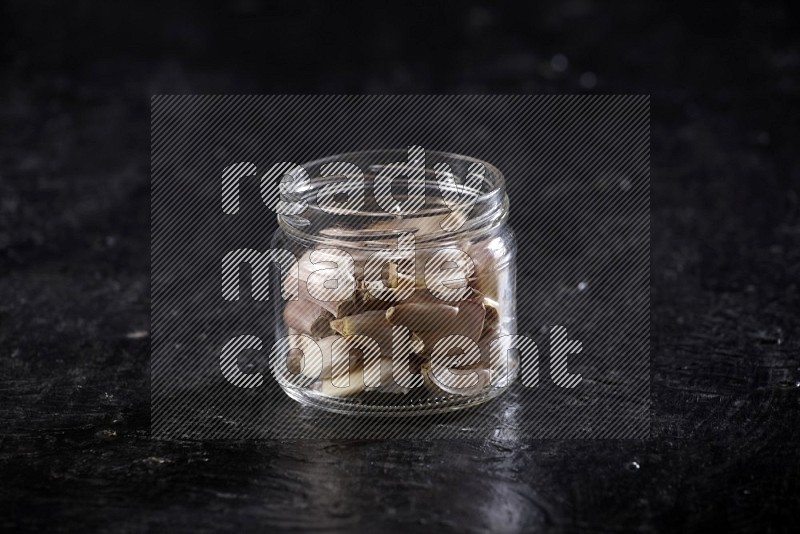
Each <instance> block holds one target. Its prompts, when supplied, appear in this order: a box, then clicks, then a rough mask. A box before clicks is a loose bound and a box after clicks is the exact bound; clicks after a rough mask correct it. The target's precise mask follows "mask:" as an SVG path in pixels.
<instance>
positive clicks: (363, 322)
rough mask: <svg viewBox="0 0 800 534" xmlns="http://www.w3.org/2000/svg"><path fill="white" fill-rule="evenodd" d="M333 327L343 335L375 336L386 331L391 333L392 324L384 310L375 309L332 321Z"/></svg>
mask: <svg viewBox="0 0 800 534" xmlns="http://www.w3.org/2000/svg"><path fill="white" fill-rule="evenodd" d="M331 328H333V329H334V330H335V331H336V332H338V333H339V334H341V335H343V336H351V335H354V334H363V335H367V336H370V337H372V338H375V337H376V336H378V335H381V334H383V335H385V333H386V331H388V332H389V335H391V328H392V325H391V324H389V322H388V321H387V320H386V313H385V312H384V311H382V310H374V311H366V312H363V313H359V314H356V315H347V316H345V317H342V318H341V319H336V320H334V321H331Z"/></svg>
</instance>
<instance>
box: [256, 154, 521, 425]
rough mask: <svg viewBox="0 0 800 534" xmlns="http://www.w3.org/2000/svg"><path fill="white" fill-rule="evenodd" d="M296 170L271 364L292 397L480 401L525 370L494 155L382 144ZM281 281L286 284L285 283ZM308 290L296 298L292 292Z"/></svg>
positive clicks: (280, 239)
mask: <svg viewBox="0 0 800 534" xmlns="http://www.w3.org/2000/svg"><path fill="white" fill-rule="evenodd" d="M300 167H302V169H300V168H297V167H295V168H294V170H293V171H290V172H287V174H286V175H284V178H283V181H282V182H281V204H282V205H283V207H282V209H281V210H279V215H278V222H279V229H278V231H277V232H276V233H275V236H274V238H273V243H272V248H273V250H282V251H288V252H290V253H291V254H292V255H293V257H294V258H296V259H297V264H296V265H292V266H288V267H286V268H282V269H281V270H280V274H279V275H277V274H276V275H275V277H274V278H273V280H274V281H275V282H278V283H280V284H282V286H281V287H282V288H283V289H284V295H287V290H288V293H289V294H291V293H292V292H295V294H293V295H290V300H284V299H280V298H276V299H275V302H276V344H275V346H274V348H273V352H272V355H271V359H270V365H271V370H272V372H273V375H274V376H275V378H276V379H277V380H278V382H279V383H280V384H281V386H282V388H283V389H284V391H285V392H286V393H287V394H288V395H289V396H290V397H292V398H293V399H295V400H297V401H299V402H302V403H304V404H308V405H311V406H315V407H318V408H322V409H326V410H329V411H334V412H339V413H348V414H373V415H417V414H429V413H438V412H442V411H447V410H453V409H459V408H464V407H468V406H474V405H477V404H480V403H483V402H486V401H487V400H490V399H492V398H494V397H496V396H497V395H498V394H500V393H502V392H503V391H505V390H506V389H507V388H508V387H509V386H510V384H511V383H512V382H513V381H514V379H515V378H516V376H517V374H518V368H519V361H518V355H517V354H516V352H517V351H511V350H508V349H509V346H510V345H509V341H510V338H509V337H508V336H509V335H513V334H516V314H515V305H516V294H515V281H516V265H515V257H516V244H515V241H514V236H513V233H512V231H511V229H510V228H509V227H508V226H507V225H506V220H507V218H508V197H507V196H506V190H505V184H504V179H503V176H502V174H501V173H500V171H499V170H498V169H497V168H495V167H494V166H492V165H490V164H488V163H485V162H482V161H479V160H477V159H474V158H470V157H467V156H460V155H455V154H447V153H440V152H432V151H427V152H426V151H424V150H423V149H421V148H420V147H411V148H409V149H408V150H377V151H367V152H355V153H348V154H341V155H336V156H331V157H328V158H325V159H322V160H317V161H313V162H310V163H306V164H303V165H301V166H300ZM273 287H275V286H273ZM294 297H296V299H294Z"/></svg>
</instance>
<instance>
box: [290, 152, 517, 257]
mask: <svg viewBox="0 0 800 534" xmlns="http://www.w3.org/2000/svg"><path fill="white" fill-rule="evenodd" d="M409 150H410V147H409V148H381V149H371V150H361V151H352V152H343V153H339V154H334V155H331V156H326V157H323V158H318V159H315V160H311V161H308V162H306V163H302V164H300V167H302V168H303V169H304V170H306V172H309V174H310V175H311V179H312V180H313V182H310V183H309V185H308V186H306V187H304V188H303V189H302V190H297V191H296V193H299V194H301V195H303V196H305V195H308V197H309V198H308V199H309V200H312V199H313V200H316V197H315V193H317V192H319V191H320V190H321V189H322V187H324V186H326V185H330V184H331V183H334V182H335V181H336V179H337V178H341V176H339V177H336V176H333V177H331V179H326V178H325V177H320V176H318V175H317V176H314V174H313V173H311V172H310V171H309V170H316V169H319V168H320V167H321V166H322V165H325V164H327V163H333V162H340V161H345V162H351V161H353V160H367V161H368V162H369V166H367V167H366V169H365V168H364V167H363V166H359V168H360V169H361V170H362V172H366V171H368V170H370V169H375V168H377V167H380V168H383V167H386V166H390V165H394V164H400V163H402V162H403V161H407V158H408V157H409ZM424 156H425V158H426V159H425V165H424V170H425V172H426V179H425V186H426V187H431V188H432V187H433V183H434V181H433V179H432V178H429V177H428V176H427V174H429V173H430V171H431V170H432V166H429V165H428V161H430V159H438V160H440V161H442V162H446V163H452V164H454V165H456V164H458V165H462V166H465V167H466V166H469V165H472V164H480V165H482V166H483V169H484V170H485V172H484V173H483V175H482V183H481V185H482V186H483V187H481V189H482V190H474V189H473V191H475V195H474V200H473V204H472V209H471V210H470V215H469V218H468V220H467V221H465V223H464V224H463V226H462V227H460V228H459V229H457V230H455V231H445V230H442V231H439V232H433V233H426V234H415V238H416V239H417V240H418V242H425V241H429V242H430V241H435V242H437V243H438V242H442V241H443V240H446V239H448V238H455V237H456V236H458V238H463V237H464V236H465V234H468V233H474V232H485V231H488V230H489V229H491V228H494V227H495V226H497V225H499V224H501V223H502V222H504V221H505V220H506V219H507V217H508V197H507V195H506V184H505V177H504V175H503V173H502V171H500V169H498V168H497V167H496V166H495V165H493V164H491V163H489V162H487V161H484V160H481V159H479V158H476V157H473V156H468V155H464V154H457V153H451V152H444V151H438V150H424ZM429 156H433V158H429ZM371 160H374V161H371ZM435 185H436V187H437V190H438V191H439V192H440V193H441V192H442V189H441V185H442V184H441V183H438V182H436V183H435ZM457 185H458V186H461V187H466V184H457ZM365 187H366V186H365ZM461 191H462V192H463V191H464V190H463V189H462V190H461ZM426 202H427V198H426ZM479 208H480V209H479ZM322 212H323V209H322V208H320V207H319V206H318V205H316V204H315V203H312V202H308V205H307V208H306V211H305V212H304V213H303V214H300V215H283V214H279V215H278V223H279V225H280V226H281V228H282V229H284V230H285V231H287V232H288V233H289V234H291V235H293V237H295V238H300V239H302V240H308V241H320V240H341V241H343V242H347V243H352V242H353V241H363V242H365V244H367V246H369V244H368V242H374V241H376V240H379V239H380V238H384V239H387V238H388V239H396V237H397V235H398V234H399V233H402V232H403V230H401V229H390V228H385V229H380V230H370V229H367V228H353V229H350V230H348V229H346V228H341V227H337V228H336V232H335V233H334V235H330V233H329V234H328V235H325V234H324V233H321V232H320V231H319V230H316V231H315V230H313V229H312V228H311V227H310V224H309V221H308V218H306V217H307V216H310V215H313V214H314V213H317V214H321V213H322ZM324 212H325V216H326V217H328V218H330V217H331V215H332V214H336V215H339V216H341V219H342V220H347V219H348V218H350V217H353V216H358V217H363V218H366V219H375V220H379V219H384V220H391V219H396V220H403V221H411V220H414V219H415V218H417V219H420V218H422V217H431V216H436V215H442V214H450V213H451V212H452V210H451V209H450V208H449V207H448V206H446V205H439V206H434V207H428V206H425V207H422V208H420V209H419V210H415V211H414V212H413V213H411V214H403V215H398V214H394V213H391V212H387V211H365V210H363V209H362V210H358V211H356V210H352V209H349V208H343V209H342V210H341V211H340V212H338V213H337V212H336V209H333V210H331V209H330V207H328V208H327V209H325V210H324ZM476 212H477V213H476ZM334 216H335V215H334ZM329 230H330V229H329ZM375 246H381V245H380V244H376V245H375Z"/></svg>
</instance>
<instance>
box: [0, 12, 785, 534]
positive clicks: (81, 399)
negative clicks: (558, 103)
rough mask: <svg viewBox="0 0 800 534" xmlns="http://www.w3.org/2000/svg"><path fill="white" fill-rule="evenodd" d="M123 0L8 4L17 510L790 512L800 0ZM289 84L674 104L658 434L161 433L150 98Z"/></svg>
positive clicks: (732, 522) (695, 527)
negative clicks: (155, 384)
mask: <svg viewBox="0 0 800 534" xmlns="http://www.w3.org/2000/svg"><path fill="white" fill-rule="evenodd" d="M116 4H117V3H111V2H106V3H101V2H81V1H77V2H24V1H15V2H4V3H3V4H2V13H0V47H1V48H0V55H1V56H2V75H1V78H0V80H1V81H2V85H0V95H2V97H1V98H0V526H2V527H6V528H9V529H12V528H14V529H23V528H25V529H31V528H47V529H51V530H96V529H100V530H132V531H144V530H153V529H160V530H164V529H167V528H170V529H176V530H181V531H190V530H191V531H204V530H211V529H219V528H222V529H230V530H232V529H240V528H243V529H245V530H256V529H260V530H265V529H266V528H267V527H278V528H283V529H295V530H312V529H316V530H346V529H349V528H360V529H364V530H367V531H370V530H376V529H378V528H381V529H383V530H391V531H409V530H412V531H413V530H437V531H438V530H445V531H449V530H457V531H476V532H477V531H486V530H494V531H534V530H552V531H562V530H566V531H575V530H590V531H606V532H608V531H619V530H637V529H638V530H646V531H654V530H655V531H665V530H666V531H683V530H689V531H701V530H702V531H708V530H724V531H754V532H768V531H794V530H796V523H797V520H798V518H797V516H798V513H797V509H798V502H800V482H798V481H799V480H800V458H798V448H799V445H800V443H798V437H800V436H799V434H798V426H799V423H800V341H799V339H800V338H798V334H800V325H798V320H800V313H799V311H800V298H799V297H798V284H800V246H798V245H800V243H799V242H800V191H799V189H800V185H799V184H800V168H799V167H798V164H797V162H798V158H797V157H796V151H797V141H798V138H799V137H798V113H800V107H798V103H799V102H798V100H799V99H798V94H800V93H798V91H799V90H800V76H799V75H798V74H799V71H800V50H799V49H798V41H797V37H796V36H797V35H798V24H797V8H796V7H794V6H793V4H792V3H789V2H787V3H785V4H781V3H775V2H767V3H764V2H755V1H747V2H724V3H720V4H717V5H715V4H707V3H701V2H678V3H664V4H663V5H661V4H649V3H644V2H631V3H629V4H625V5H624V4H621V3H601V2H597V1H591V0H571V1H567V2H561V3H555V2H545V3H539V2H537V3H535V4H531V5H528V6H524V5H521V6H512V5H508V6H505V7H502V8H501V7H499V5H498V4H489V3H486V4H482V3H476V2H449V3H433V2H430V3H418V2H411V3H406V4H402V5H394V6H385V7H378V6H375V5H374V4H373V3H369V4H366V3H365V4H363V5H357V4H352V3H344V2H294V3H287V4H286V5H282V6H278V5H274V4H260V3H257V2H251V1H242V0H239V1H232V2H203V3H190V2H177V3H170V4H169V6H168V7H167V6H165V5H162V4H161V3H142V4H139V5H137V6H133V5H129V6H127V7H125V6H119V5H116ZM559 54H561V55H563V56H564V57H565V58H566V59H567V62H566V63H567V65H566V68H565V69H561V70H559V68H558V67H564V66H565V64H564V61H563V60H562V58H560V57H559V58H556V59H554V56H557V55H559ZM554 67H556V68H554ZM278 92H293V93H380V92H387V93H584V92H596V93H633V94H639V93H647V94H650V95H651V104H652V182H653V186H652V314H651V319H652V330H651V332H652V338H651V346H652V363H651V369H652V421H651V429H652V439H651V440H647V441H530V442H528V441H522V442H519V443H508V442H502V443H501V442H492V441H487V442H460V441H449V442H442V441H385V442H380V441H361V442H352V441H350V442H343V441H337V442H315V441H308V442H240V443H230V442H159V441H153V440H151V439H150V438H149V422H150V411H149V390H148V385H149V384H148V382H149V378H148V366H149V339H148V335H147V332H148V331H149V330H148V329H149V318H148V315H149V285H148V284H149V280H148V277H149V274H148V272H149V257H148V255H149V98H150V95H152V94H155V93H278ZM521 215H522V214H521V213H520V212H519V211H518V212H517V215H515V216H517V217H519V216H521ZM512 224H513V219H512Z"/></svg>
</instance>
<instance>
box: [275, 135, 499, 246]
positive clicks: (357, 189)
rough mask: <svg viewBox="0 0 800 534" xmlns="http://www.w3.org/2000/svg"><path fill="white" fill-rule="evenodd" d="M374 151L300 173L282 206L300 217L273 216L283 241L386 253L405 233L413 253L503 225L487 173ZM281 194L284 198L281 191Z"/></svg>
mask: <svg viewBox="0 0 800 534" xmlns="http://www.w3.org/2000/svg"><path fill="white" fill-rule="evenodd" d="M418 156H420V153H419V151H411V150H409V151H403V150H382V151H371V152H357V153H350V154H341V155H338V156H332V157H329V158H325V159H323V160H317V161H314V162H310V163H307V164H304V165H302V166H301V167H302V168H303V169H304V170H305V172H306V175H305V176H303V177H302V178H303V179H302V180H297V179H296V178H297V177H294V178H295V181H293V182H291V183H292V185H296V187H294V188H291V190H289V191H288V194H286V195H284V197H285V198H287V199H290V200H293V201H295V202H299V203H300V204H302V205H304V207H305V209H303V210H302V212H299V213H297V214H291V215H286V214H280V215H278V222H279V224H280V226H281V228H282V229H283V231H284V232H285V233H286V234H287V235H288V236H290V237H291V238H293V239H295V240H298V241H302V242H306V243H311V244H324V245H326V246H338V247H348V248H350V247H352V248H375V249H380V248H387V247H392V246H395V245H396V243H397V239H398V237H399V236H400V235H401V234H404V233H413V234H414V241H415V244H416V245H417V246H418V247H422V248H426V247H439V246H443V245H446V244H448V243H454V242H459V241H463V240H466V239H472V238H475V237H478V236H480V235H488V234H490V233H491V232H492V231H494V230H495V229H496V228H497V227H499V226H501V225H503V224H504V223H505V221H506V219H507V218H508V197H507V195H506V190H505V182H504V179H503V176H502V174H501V173H500V171H499V170H498V169H497V168H495V167H494V166H492V165H490V164H488V163H485V162H482V161H480V160H477V159H474V158H469V157H466V156H458V155H454V154H446V153H441V152H427V153H424V155H423V156H422V159H420V158H419V157H418ZM285 192H286V191H285Z"/></svg>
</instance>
